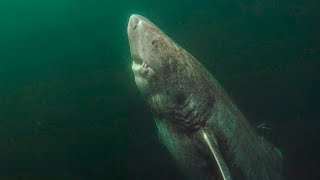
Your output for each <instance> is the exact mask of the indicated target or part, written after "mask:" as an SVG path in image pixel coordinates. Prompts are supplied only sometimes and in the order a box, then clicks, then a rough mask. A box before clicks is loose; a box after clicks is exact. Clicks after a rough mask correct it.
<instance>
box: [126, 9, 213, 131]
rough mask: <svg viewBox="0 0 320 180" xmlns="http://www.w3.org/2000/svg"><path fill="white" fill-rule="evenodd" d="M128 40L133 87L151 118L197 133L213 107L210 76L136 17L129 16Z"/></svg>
mask: <svg viewBox="0 0 320 180" xmlns="http://www.w3.org/2000/svg"><path fill="white" fill-rule="evenodd" d="M128 37H129V44H130V50H131V56H132V60H133V62H132V70H133V72H134V76H135V81H136V84H137V86H138V88H139V90H140V91H141V93H142V95H143V96H144V98H145V99H146V101H147V102H148V104H149V106H150V107H151V109H152V110H153V112H154V114H155V115H156V116H158V117H160V118H161V119H166V120H168V121H171V122H174V123H173V124H177V125H180V126H179V127H184V129H189V130H190V129H191V130H194V129H198V128H199V127H200V126H201V125H202V124H203V123H204V122H205V120H206V118H207V117H208V115H209V114H210V113H211V112H210V111H211V109H212V106H213V104H214V96H213V81H212V80H213V79H212V76H211V75H210V74H209V73H208V72H207V71H206V69H205V68H204V67H203V66H202V65H201V64H200V63H199V62H198V61H197V60H196V59H195V58H194V57H193V56H192V55H190V54H189V53H188V52H186V51H185V50H184V49H183V48H181V47H179V46H178V45H177V44H176V43H175V42H174V41H173V40H171V39H170V38H169V37H168V36H167V35H166V34H165V33H164V32H162V31H161V30H160V29H159V28H158V27H157V26H155V25H154V24H153V23H152V22H150V21H149V20H147V19H146V18H144V17H142V16H140V15H136V14H133V15H131V17H130V19H129V24H128Z"/></svg>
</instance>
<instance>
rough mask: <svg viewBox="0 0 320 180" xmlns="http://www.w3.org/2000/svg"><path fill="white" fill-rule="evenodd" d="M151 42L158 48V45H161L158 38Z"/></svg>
mask: <svg viewBox="0 0 320 180" xmlns="http://www.w3.org/2000/svg"><path fill="white" fill-rule="evenodd" d="M151 44H152V45H153V46H154V47H156V48H157V47H158V46H159V41H158V40H156V39H154V40H152V41H151Z"/></svg>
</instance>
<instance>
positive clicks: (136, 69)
mask: <svg viewBox="0 0 320 180" xmlns="http://www.w3.org/2000/svg"><path fill="white" fill-rule="evenodd" d="M127 30H128V39H129V45H130V51H131V57H132V70H133V74H134V78H135V82H136V85H137V87H138V89H139V90H140V92H141V94H142V96H143V98H144V99H145V101H146V103H147V104H148V106H149V107H150V110H151V111H152V113H153V117H154V121H155V124H156V126H157V129H158V133H159V136H160V139H161V141H162V143H163V144H164V145H165V147H166V148H167V149H168V151H169V152H170V153H171V154H172V157H173V158H174V159H175V160H176V162H177V165H178V167H180V169H181V170H182V172H183V173H184V174H185V176H186V178H188V179H198V180H200V179H201V180H207V179H208V180H209V179H211V180H213V179H223V180H231V179H248V180H249V179H250V180H251V179H252V180H280V179H283V177H282V172H281V169H282V168H281V166H282V165H281V164H282V163H281V161H282V156H281V153H280V152H279V151H278V150H277V148H276V147H274V146H273V145H272V144H271V143H269V142H268V141H267V140H265V139H264V138H263V137H261V136H259V135H258V134H257V133H256V132H255V129H254V128H253V127H252V126H251V125H250V124H249V122H248V121H247V120H246V118H245V117H244V116H243V114H242V113H241V112H240V111H239V109H238V108H237V107H236V105H235V104H234V103H233V102H232V100H231V98H230V97H229V96H228V95H227V93H226V92H225V91H224V90H223V88H222V87H221V85H220V84H219V83H218V81H217V80H216V79H215V78H214V77H213V76H212V75H211V74H210V73H209V71H208V70H206V68H205V67H204V66H203V65H202V64H201V63H200V62H199V61H198V60H197V59H196V58H195V57H193V56H192V55H191V54H190V53H188V52H187V51H186V50H184V49H183V48H182V47H180V46H179V45H178V44H177V43H175V42H174V41H173V40H172V39H171V38H169V37H168V36H167V35H166V34H165V33H164V32H163V31H161V30H160V29H159V28H158V27H157V26H156V25H154V24H153V23H152V22H150V21H149V20H148V19H146V18H145V17H143V16H140V15H136V14H133V15H131V17H130V19H129V23H128V29H127Z"/></svg>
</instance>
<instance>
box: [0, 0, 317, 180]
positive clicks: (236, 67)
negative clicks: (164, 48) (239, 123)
mask: <svg viewBox="0 0 320 180" xmlns="http://www.w3.org/2000/svg"><path fill="white" fill-rule="evenodd" d="M133 13H137V14H141V15H143V16H145V17H147V18H148V19H150V20H151V21H152V22H154V23H155V24H156V25H158V26H159V27H160V28H161V29H162V30H163V31H165V32H166V33H167V34H168V35H169V36H170V37H171V38H172V39H174V40H175V41H176V42H177V43H178V44H180V45H181V46H182V47H184V48H185V49H186V50H188V51H189V52H190V53H191V54H192V55H193V56H195V57H196V58H197V59H198V60H199V61H200V62H201V63H202V64H203V65H204V66H205V67H206V68H207V69H208V70H209V71H210V72H211V73H212V74H213V75H214V77H215V78H216V79H217V80H218V81H219V82H220V83H221V84H222V86H223V87H224V88H225V90H226V91H227V92H228V93H229V95H230V96H231V97H232V99H234V102H235V103H236V104H237V106H238V107H239V109H240V110H241V111H242V112H243V114H244V115H245V116H246V117H247V119H248V120H249V121H250V122H251V124H252V125H253V126H258V125H259V124H261V123H266V124H268V126H269V127H271V128H272V130H271V131H270V130H267V131H266V130H263V129H259V128H257V131H258V132H259V133H260V134H261V135H263V136H265V137H266V138H267V139H269V140H270V141H271V142H272V143H273V144H275V145H276V146H277V147H279V148H280V149H281V151H282V152H283V154H284V173H285V175H286V177H287V178H288V179H320V175H319V171H320V156H319V152H320V122H319V121H320V110H319V107H320V95H319V92H320V70H319V69H320V33H319V32H320V23H319V19H320V1H318V0H290V1H289V0H283V1H278V0H214V1H202V0H197V1H174V0H172V1H168V0H162V1H147V0H144V1H129V0H128V1H120V0H118V1H109V0H90V1H85V0H55V1H49V0H42V1H40V0H29V1H23V0H3V1H0V179H1V180H5V179H8V180H11V179H14V180H15V179H19V180H25V179H68V180H69V179H70V180H73V179H74V180H81V179H182V178H183V176H182V173H181V172H179V170H178V168H177V167H176V165H175V162H174V161H173V160H172V158H171V156H170V155H169V153H168V152H167V151H166V149H165V147H164V146H163V145H161V143H160V142H159V139H158V135H157V130H156V128H155V124H154V122H153V119H152V114H151V112H150V111H149V109H148V107H147V106H146V104H145V102H144V101H143V99H142V96H141V95H140V94H139V92H138V89H137V87H136V86H135V83H134V78H133V73H132V72H131V60H130V51H129V45H128V40H127V34H126V32H127V23H128V19H129V17H130V15H131V14H133Z"/></svg>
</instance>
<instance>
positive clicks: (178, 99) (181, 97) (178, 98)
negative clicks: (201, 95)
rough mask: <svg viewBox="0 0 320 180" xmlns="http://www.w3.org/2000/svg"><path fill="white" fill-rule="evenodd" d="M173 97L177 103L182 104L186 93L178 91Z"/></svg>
mask: <svg viewBox="0 0 320 180" xmlns="http://www.w3.org/2000/svg"><path fill="white" fill-rule="evenodd" d="M175 99H176V103H177V104H178V105H182V104H183V103H184V102H185V100H186V95H185V94H183V93H181V92H180V93H178V94H176V97H175Z"/></svg>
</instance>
